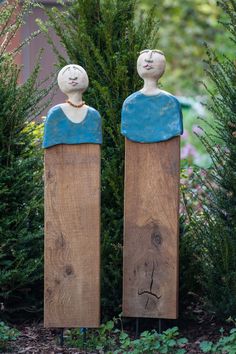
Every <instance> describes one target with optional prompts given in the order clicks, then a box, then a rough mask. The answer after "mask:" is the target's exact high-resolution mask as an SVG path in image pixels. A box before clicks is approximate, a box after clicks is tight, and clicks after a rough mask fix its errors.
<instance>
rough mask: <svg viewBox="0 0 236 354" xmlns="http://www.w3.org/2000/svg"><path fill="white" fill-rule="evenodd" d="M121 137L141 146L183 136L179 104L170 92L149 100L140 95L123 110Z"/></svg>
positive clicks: (140, 93) (134, 94)
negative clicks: (141, 144)
mask: <svg viewBox="0 0 236 354" xmlns="http://www.w3.org/2000/svg"><path fill="white" fill-rule="evenodd" d="M121 133H122V135H124V136H125V137H126V138H128V139H129V140H132V141H136V142H139V143H155V142H159V141H165V140H169V139H171V138H173V137H175V136H178V135H181V134H182V133H183V117H182V111H181V106H180V103H179V101H178V100H177V98H176V97H174V96H172V95H171V94H169V93H168V92H165V91H161V92H160V93H159V94H157V95H153V96H147V95H144V94H143V93H142V92H140V91H138V92H135V93H133V94H132V95H131V96H129V97H127V99H126V100H125V101H124V104H123V107H122V117H121Z"/></svg>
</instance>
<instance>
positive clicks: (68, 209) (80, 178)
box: [44, 144, 100, 328]
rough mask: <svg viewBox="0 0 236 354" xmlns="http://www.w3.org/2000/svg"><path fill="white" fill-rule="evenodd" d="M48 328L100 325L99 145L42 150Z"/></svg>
mask: <svg viewBox="0 0 236 354" xmlns="http://www.w3.org/2000/svg"><path fill="white" fill-rule="evenodd" d="M44 286H45V288H44V325H45V326H46V327H63V328H65V327H98V326H99V324H100V145H96V144H79V145H56V146H53V147H51V148H48V149H46V150H45V284H44Z"/></svg>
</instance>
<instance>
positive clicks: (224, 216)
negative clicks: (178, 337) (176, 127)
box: [189, 0, 236, 318]
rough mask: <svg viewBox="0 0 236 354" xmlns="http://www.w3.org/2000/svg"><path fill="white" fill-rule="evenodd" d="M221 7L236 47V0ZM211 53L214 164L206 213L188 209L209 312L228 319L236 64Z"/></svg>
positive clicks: (234, 281) (233, 305) (207, 138)
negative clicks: (193, 211)
mask: <svg viewBox="0 0 236 354" xmlns="http://www.w3.org/2000/svg"><path fill="white" fill-rule="evenodd" d="M219 5H220V6H221V8H222V9H223V10H224V12H225V14H227V16H228V17H227V20H226V22H225V27H226V29H227V30H228V31H229V32H230V37H231V39H232V44H234V47H235V43H236V22H235V16H236V1H235V0H230V1H227V2H225V1H219ZM207 53H208V61H207V63H206V64H207V73H208V75H209V76H210V78H211V80H212V82H213V83H214V85H215V88H214V90H213V91H212V92H209V94H210V98H211V103H210V104H209V107H208V108H209V110H210V111H211V113H212V116H213V117H214V124H213V125H212V126H211V128H212V130H211V132H208V133H205V134H204V135H202V136H200V139H201V141H202V143H203V144H204V146H205V148H206V151H207V152H208V153H209V155H210V157H211V160H212V166H211V168H210V169H208V177H207V178H206V179H204V180H203V179H202V181H201V186H202V188H201V191H202V193H201V195H200V193H198V197H199V199H200V200H201V201H202V205H203V208H202V210H200V212H199V213H195V214H194V213H192V212H191V210H189V213H190V215H191V230H190V234H192V237H193V239H195V240H197V242H198V250H197V252H198V257H199V259H200V260H201V264H202V267H201V271H202V274H201V284H202V287H203V289H204V295H205V298H206V300H207V303H208V309H210V310H211V311H213V312H215V313H216V315H217V316H219V317H222V318H226V317H228V316H230V315H232V316H235V315H236V237H235V235H236V174H235V171H236V106H235V97H236V85H235V79H236V66H235V62H234V61H232V60H230V59H229V58H227V57H225V58H224V60H220V59H219V58H218V57H217V55H216V54H215V53H214V52H212V51H211V50H210V49H209V48H208V49H207ZM197 271H199V269H197Z"/></svg>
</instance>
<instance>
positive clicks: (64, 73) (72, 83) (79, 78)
mask: <svg viewBox="0 0 236 354" xmlns="http://www.w3.org/2000/svg"><path fill="white" fill-rule="evenodd" d="M57 82H58V86H59V88H60V90H61V91H62V92H63V93H64V94H66V95H68V94H70V93H74V92H81V93H83V92H84V91H86V89H87V88H88V85H89V79H88V75H87V73H86V71H85V70H84V68H82V66H80V65H76V64H70V65H66V66H64V68H62V69H61V70H60V72H59V74H58V77H57Z"/></svg>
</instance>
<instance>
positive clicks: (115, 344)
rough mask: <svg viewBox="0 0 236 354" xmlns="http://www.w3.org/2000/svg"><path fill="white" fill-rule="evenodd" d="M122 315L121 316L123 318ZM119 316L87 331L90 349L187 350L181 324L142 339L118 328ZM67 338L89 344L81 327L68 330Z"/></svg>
mask: <svg viewBox="0 0 236 354" xmlns="http://www.w3.org/2000/svg"><path fill="white" fill-rule="evenodd" d="M120 320H121V319H119V321H120ZM117 322H118V320H117V319H113V321H108V322H107V323H105V324H103V325H102V326H101V327H100V328H99V329H97V330H89V331H88V332H87V335H86V349H87V350H91V351H93V352H94V350H96V351H97V353H101V352H102V353H107V354H122V353H123V354H128V353H133V354H145V353H146V354H158V353H168V354H184V353H186V350H185V349H184V345H185V344H186V343H187V342H188V341H187V339H185V338H179V331H178V328H177V327H173V328H171V329H168V330H166V331H164V332H162V333H161V334H159V333H157V332H156V331H155V330H153V331H145V332H143V333H141V335H140V338H139V339H132V338H131V337H130V336H129V335H128V334H127V333H126V332H124V331H123V330H118V329H115V325H116V324H117ZM66 342H67V344H68V345H69V346H73V347H77V348H80V349H82V348H83V347H84V345H85V343H84V334H83V332H82V331H80V330H71V331H68V332H67V339H66Z"/></svg>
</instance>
